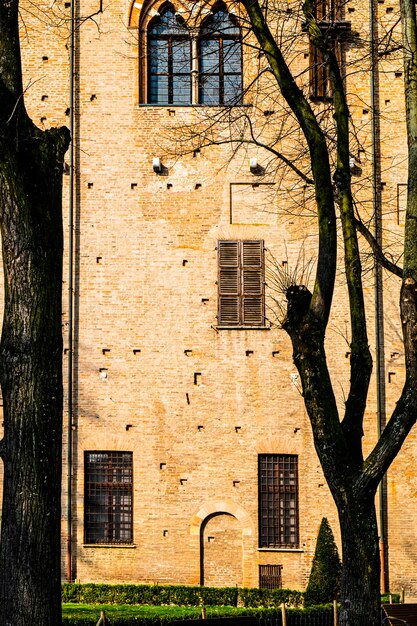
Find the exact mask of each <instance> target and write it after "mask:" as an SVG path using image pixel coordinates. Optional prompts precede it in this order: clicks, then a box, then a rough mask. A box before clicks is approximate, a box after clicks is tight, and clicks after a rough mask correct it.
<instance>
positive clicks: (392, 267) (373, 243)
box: [356, 219, 403, 278]
mask: <svg viewBox="0 0 417 626" xmlns="http://www.w3.org/2000/svg"><path fill="white" fill-rule="evenodd" d="M356 228H357V229H358V231H359V232H360V234H361V235H362V236H363V237H364V238H365V239H366V241H367V243H368V244H369V246H370V248H371V250H372V252H373V254H374V256H375V258H376V260H377V261H378V263H380V265H382V267H383V268H385V269H386V270H388V271H389V272H391V273H392V274H395V276H398V277H399V278H402V276H403V270H402V268H401V267H399V265H396V264H395V263H393V262H392V261H390V260H389V259H388V258H387V257H386V256H385V254H384V253H383V252H382V249H381V246H380V245H379V243H378V242H377V240H376V239H375V237H374V236H373V234H372V233H371V232H370V230H369V229H368V228H367V227H366V226H365V224H364V223H363V222H361V221H360V220H358V219H357V220H356Z"/></svg>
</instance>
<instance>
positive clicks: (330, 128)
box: [177, 0, 417, 626]
mask: <svg viewBox="0 0 417 626" xmlns="http://www.w3.org/2000/svg"><path fill="white" fill-rule="evenodd" d="M278 4H279V3H278ZM278 4H277V3H273V2H269V3H268V2H266V3H265V2H259V1H258V0H242V1H241V5H243V7H244V9H245V11H246V16H247V20H248V23H247V24H246V31H247V32H251V33H252V35H253V36H254V38H255V42H254V43H253V42H252V43H251V40H250V38H249V39H247V40H246V39H245V43H246V44H247V45H251V46H252V47H253V49H254V50H257V53H258V54H257V56H258V57H259V56H260V57H262V58H263V59H264V60H265V63H264V64H260V66H259V72H258V73H257V75H256V77H255V79H254V81H253V82H252V84H251V85H250V87H249V90H250V89H253V88H254V86H256V89H257V92H256V98H257V103H259V102H262V103H263V109H264V110H263V120H262V115H261V114H259V110H258V109H257V108H256V107H254V108H253V109H252V110H247V109H242V108H240V107H231V108H229V109H227V110H224V109H223V110H219V112H217V113H216V114H214V115H213V114H211V115H210V114H209V115H206V117H205V118H204V120H203V121H201V119H200V120H199V119H197V120H196V122H195V125H191V126H188V127H187V128H185V127H183V128H181V129H179V135H178V136H177V146H178V145H180V146H182V144H181V142H183V144H184V146H185V145H187V142H189V143H191V146H192V148H193V149H196V148H197V147H198V146H207V147H208V146H210V145H213V144H214V145H216V144H221V143H229V144H231V145H232V146H234V149H235V150H237V149H241V148H242V147H244V146H246V145H248V144H250V145H255V146H257V147H258V148H261V149H265V150H267V151H268V153H269V154H270V155H272V157H271V158H275V159H276V160H277V162H279V163H280V164H281V165H280V166H281V167H283V168H285V169H286V171H287V174H286V176H287V177H288V176H290V177H294V176H296V177H297V178H298V180H302V181H303V182H304V183H305V185H306V186H307V187H308V189H311V190H312V192H313V195H314V204H315V216H316V223H317V230H318V248H317V263H316V268H315V279H314V287H313V289H312V290H311V291H310V290H309V288H308V286H307V285H306V284H304V283H303V280H302V279H301V280H300V274H297V272H293V273H292V274H290V275H287V276H286V277H285V276H284V277H283V276H281V277H278V288H279V289H281V290H282V291H283V292H284V296H285V300H286V305H285V310H284V311H283V315H282V312H281V313H279V315H281V323H282V327H283V328H284V329H285V331H286V332H287V333H288V335H289V337H290V339H291V342H292V347H293V360H294V363H295V365H296V367H297V369H298V372H299V375H300V379H301V383H302V393H303V398H304V402H305V406H306V410H307V413H308V415H309V418H310V421H311V425H312V431H313V437H314V443H315V447H316V451H317V454H318V457H319V459H320V462H321V465H322V468H323V471H324V474H325V477H326V480H327V483H328V485H329V488H330V491H331V494H332V496H333V499H334V501H335V504H336V507H337V510H338V514H339V521H340V530H341V541H342V552H343V559H342V560H343V574H342V583H341V613H340V624H341V626H377V625H378V624H380V620H381V617H380V554H379V541H378V527H377V518H376V512H375V503H374V499H375V494H376V491H377V488H378V485H379V484H380V481H381V480H382V478H383V476H384V474H385V472H386V471H387V469H388V468H389V466H390V464H391V463H392V461H393V460H394V458H395V457H396V455H397V454H398V452H399V450H400V448H401V446H402V444H403V442H404V440H405V438H406V437H407V434H408V433H409V431H410V429H411V428H412V426H413V425H414V423H415V421H416V418H417V344H416V342H417V335H416V330H417V225H416V224H417V221H416V218H417V163H416V158H417V144H416V141H417V140H416V137H417V127H416V125H417V35H416V33H417V29H416V12H415V11H416V10H415V4H414V3H413V2H410V0H401V20H402V25H403V42H401V36H400V35H399V34H398V29H397V30H395V28H391V29H387V31H386V32H384V33H383V34H382V37H381V41H380V45H379V48H378V50H377V51H376V50H375V49H373V48H372V45H371V46H369V41H368V42H362V45H363V50H364V51H363V59H362V61H363V63H365V65H366V68H365V70H364V68H363V67H362V70H361V71H369V67H370V65H372V64H373V63H374V62H375V55H378V54H379V55H381V56H389V55H393V54H397V55H398V54H401V55H404V58H405V97H406V116H407V129H408V156H409V178H408V199H407V211H406V217H405V224H406V225H405V239H404V242H403V247H402V252H401V253H399V254H398V255H397V256H398V257H402V259H403V267H402V268H400V267H399V266H398V264H397V262H396V261H397V259H396V258H395V257H391V258H390V257H389V256H388V254H387V252H386V251H384V250H383V249H382V247H381V239H380V237H378V236H375V235H374V234H372V233H371V232H370V230H369V229H368V227H367V222H368V221H369V218H370V217H372V211H368V215H367V216H366V219H365V220H362V219H361V218H360V216H359V213H358V204H359V203H360V201H359V200H358V199H357V198H355V193H356V194H357V196H358V197H359V196H360V192H361V190H360V188H359V191H358V187H356V188H355V186H354V184H353V182H352V171H351V170H352V156H353V155H355V154H357V151H358V145H360V144H359V143H358V141H359V140H358V132H357V129H355V128H354V126H353V122H352V121H351V115H350V110H349V97H348V96H347V94H346V66H345V65H344V64H343V54H342V55H341V54H340V51H339V52H338V51H337V45H336V44H337V41H338V37H343V36H346V34H345V35H343V34H341V33H342V31H343V28H344V27H347V24H346V22H343V20H341V19H340V16H339V18H337V17H336V16H335V15H332V14H328V15H323V14H320V10H319V5H320V6H324V5H325V4H326V3H319V2H315V1H314V0H304V3H303V4H302V6H301V5H300V6H299V9H300V11H299V15H296V16H295V17H294V14H292V18H293V19H295V22H296V27H295V28H292V29H291V28H290V27H289V25H288V23H286V21H287V20H288V12H286V11H285V10H283V9H282V8H280V7H279V6H278ZM331 4H332V3H328V5H329V6H330V5H331ZM274 7H275V11H274ZM290 13H291V10H290ZM242 19H243V20H244V19H246V18H245V17H243V18H242ZM338 21H339V24H338V23H337V22H338ZM396 26H397V24H396ZM297 29H298V30H297ZM302 31H304V34H303V32H302ZM345 33H346V31H345ZM347 36H348V37H355V36H356V35H355V34H354V33H349V32H347ZM300 37H304V38H306V37H308V42H309V44H310V49H312V50H313V51H315V53H316V57H315V58H316V59H317V58H319V59H320V64H321V66H322V68H323V71H324V76H325V80H326V81H327V83H328V93H327V98H326V100H327V106H326V105H324V104H321V105H318V106H314V105H313V104H312V103H311V99H310V97H309V94H308V90H307V89H306V76H307V75H308V70H307V71H306V72H305V73H304V74H303V71H298V73H297V67H298V68H299V67H300V64H297V62H296V61H297V55H299V54H300V53H301V52H300V46H297V43H296V42H297V38H298V39H299V38H300ZM371 43H373V42H371ZM366 44H367V45H366ZM306 65H308V63H307V64H306ZM310 68H311V65H310ZM351 71H352V72H354V71H359V70H358V69H357V67H356V69H355V68H354V67H352V68H351ZM259 84H261V86H259ZM350 96H351V99H352V94H351V95H350ZM262 98H263V100H262ZM271 99H272V102H275V103H276V107H272V109H274V110H271V106H270V102H271ZM267 103H269V104H267ZM232 104H235V105H236V104H240V102H235V103H232ZM266 107H267V108H266ZM261 110H262V107H261ZM277 110H278V111H280V116H278V115H277ZM178 137H179V138H178ZM284 143H285V150H283V149H282V146H283V145H284ZM352 144H353V147H352ZM288 147H290V149H289V150H288ZM183 149H184V148H183ZM306 160H307V163H306ZM288 172H289V174H288ZM370 184H371V183H370V180H368V181H363V182H362V185H365V186H366V185H368V187H369V186H370ZM301 210H302V207H301V206H300V205H298V206H297V208H296V211H300V212H301ZM337 223H339V224H340V226H341V228H340V230H341V237H342V241H343V246H342V248H343V258H344V274H343V276H344V280H345V285H346V288H347V292H348V303H349V310H350V333H349V335H350V383H349V391H348V394H347V397H346V401H345V405H344V413H343V414H341V411H340V409H339V407H338V404H337V400H336V395H335V391H334V388H333V385H332V382H331V377H330V372H329V367H328V364H327V360H326V349H325V334H326V329H327V327H328V322H329V316H330V314H331V310H332V302H333V293H334V288H335V282H336V274H337V248H338V234H337V227H336V224H337ZM360 233H361V234H362V235H363V236H364V238H365V240H366V242H367V244H364V245H368V246H369V248H370V250H371V252H372V258H373V259H376V260H377V262H378V263H379V264H380V265H381V266H382V267H384V268H385V269H387V270H388V271H391V272H392V273H393V274H394V275H396V276H397V277H398V278H399V280H401V296H400V303H399V304H400V311H401V321H402V331H403V341H404V350H405V365H406V380H405V385H404V387H403V390H402V392H401V395H400V397H399V398H398V402H397V404H396V407H395V409H394V411H393V413H392V415H391V417H390V419H389V420H388V422H387V424H386V427H385V428H384V429H383V432H382V433H381V436H380V438H379V440H378V441H377V442H376V444H375V446H374V448H373V449H372V451H371V452H370V453H369V454H368V456H367V457H366V458H364V452H363V446H362V438H363V426H364V415H365V410H366V406H367V401H368V393H369V385H370V380H371V372H372V366H373V364H372V357H371V353H370V350H369V339H368V331H367V316H366V312H365V301H364V286H363V272H364V270H363V263H362V258H361V254H362V250H361V248H362V249H363V246H360V245H359V241H358V235H359V234H360ZM397 243H398V242H397Z"/></svg>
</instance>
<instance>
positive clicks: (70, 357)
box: [67, 0, 75, 582]
mask: <svg viewBox="0 0 417 626" xmlns="http://www.w3.org/2000/svg"><path fill="white" fill-rule="evenodd" d="M69 65H70V77H69V78H70V85H69V87H70V90H69V109H70V119H69V125H70V132H71V144H70V148H69V160H70V163H69V167H70V172H69V174H70V178H69V193H68V200H69V202H68V204H69V207H68V364H67V365H68V380H67V402H68V457H67V463H68V503H67V507H68V509H67V580H68V582H72V416H73V407H72V395H73V379H72V368H73V333H72V331H73V263H74V259H73V246H74V237H73V229H74V74H75V0H72V1H71V30H70V57H69Z"/></svg>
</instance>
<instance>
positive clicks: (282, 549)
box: [258, 548, 304, 553]
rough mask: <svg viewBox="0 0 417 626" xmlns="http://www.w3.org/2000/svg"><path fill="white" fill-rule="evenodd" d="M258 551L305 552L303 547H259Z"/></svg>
mask: <svg viewBox="0 0 417 626" xmlns="http://www.w3.org/2000/svg"><path fill="white" fill-rule="evenodd" d="M258 552H297V553H300V552H304V549H303V548H258Z"/></svg>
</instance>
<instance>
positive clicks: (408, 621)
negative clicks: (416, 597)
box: [382, 604, 417, 626]
mask: <svg viewBox="0 0 417 626" xmlns="http://www.w3.org/2000/svg"><path fill="white" fill-rule="evenodd" d="M382 617H383V620H382V623H383V625H384V626H388V625H390V626H417V604H383V605H382Z"/></svg>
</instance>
